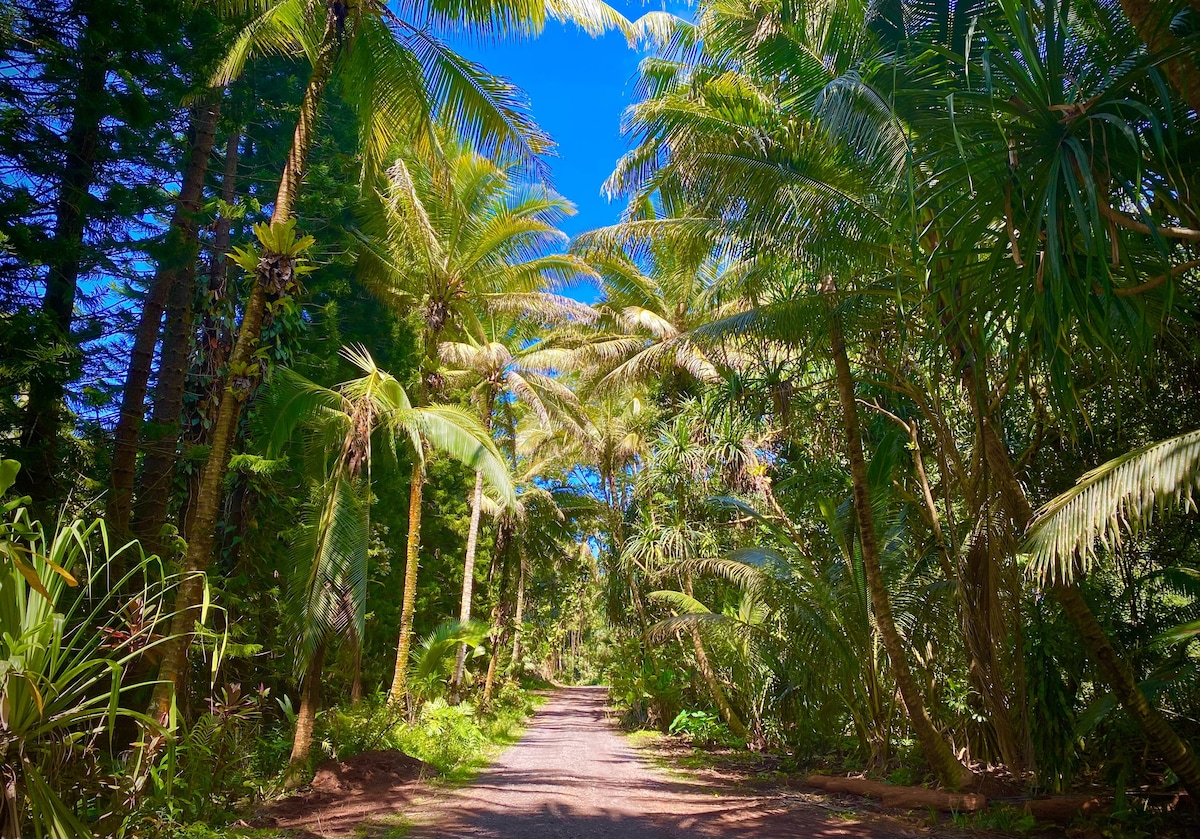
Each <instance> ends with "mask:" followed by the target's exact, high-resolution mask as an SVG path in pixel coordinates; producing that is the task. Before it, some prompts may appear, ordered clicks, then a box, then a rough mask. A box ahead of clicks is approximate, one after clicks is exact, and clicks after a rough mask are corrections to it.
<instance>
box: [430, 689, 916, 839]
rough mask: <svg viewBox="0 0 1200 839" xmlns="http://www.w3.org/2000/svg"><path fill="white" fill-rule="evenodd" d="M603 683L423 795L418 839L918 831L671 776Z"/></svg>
mask: <svg viewBox="0 0 1200 839" xmlns="http://www.w3.org/2000/svg"><path fill="white" fill-rule="evenodd" d="M605 700H606V692H605V689H604V688H569V689H564V690H561V691H558V692H556V693H555V694H554V695H553V696H552V698H551V699H550V701H549V702H547V703H546V704H545V705H544V706H542V708H541V709H540V710H539V711H538V712H537V714H536V716H535V717H534V718H533V720H532V722H531V724H530V726H529V728H528V729H527V730H526V732H525V736H524V737H523V738H522V739H521V740H520V742H519V743H517V744H516V745H514V746H512V747H511V748H509V749H508V750H507V751H505V752H504V753H503V754H502V755H501V756H500V757H499V759H498V760H497V761H496V762H495V763H494V764H492V766H491V768H490V769H488V770H486V771H485V772H483V773H482V774H481V775H480V776H479V777H478V778H477V779H476V780H475V782H474V783H472V784H471V785H469V786H466V787H463V788H462V789H458V790H454V791H452V792H449V793H445V794H443V795H440V796H438V797H437V798H436V799H434V800H432V801H429V802H425V803H424V805H423V806H421V807H419V808H418V810H417V812H416V813H415V814H414V815H416V816H417V819H418V824H416V825H415V826H414V827H413V829H412V832H411V833H410V834H409V835H410V836H411V837H413V839H451V837H471V839H552V837H553V839H560V837H561V839H600V837H604V839H634V837H637V839H685V837H686V839H695V837H710V836H711V837H718V836H719V837H737V839H741V837H764V839H772V838H773V837H806V839H809V838H811V839H834V837H838V839H848V838H849V837H854V838H855V839H887V838H890V837H900V836H913V835H919V834H918V833H913V832H909V831H908V830H903V829H899V828H898V827H897V826H895V825H891V824H887V825H880V824H874V825H872V824H867V823H865V822H861V821H857V820H854V819H848V818H844V817H841V816H838V815H835V814H834V813H833V812H831V811H830V810H828V809H824V808H818V807H812V806H811V805H809V806H807V807H806V806H804V805H797V804H796V802H795V801H789V800H788V799H786V798H784V797H781V796H763V795H762V794H760V793H758V794H752V793H749V792H746V791H739V790H736V789H729V788H725V789H722V788H717V787H713V786H711V785H708V784H705V783H698V782H690V781H686V780H679V779H676V778H673V777H670V776H669V775H667V774H666V773H665V772H663V771H661V770H658V769H656V768H654V767H651V766H650V765H648V764H647V763H646V762H645V761H644V760H643V759H642V758H641V757H639V756H638V754H637V753H636V752H635V751H634V750H633V749H632V748H630V746H629V744H628V743H627V742H626V740H625V738H624V737H623V736H622V735H621V734H619V733H618V732H617V731H616V730H615V729H614V727H613V725H612V724H611V723H610V722H609V720H608V719H607V717H606V715H605Z"/></svg>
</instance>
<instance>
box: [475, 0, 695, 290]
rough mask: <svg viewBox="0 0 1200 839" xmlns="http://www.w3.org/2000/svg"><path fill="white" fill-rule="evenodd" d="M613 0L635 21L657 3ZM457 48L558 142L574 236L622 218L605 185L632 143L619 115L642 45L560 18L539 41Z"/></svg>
mask: <svg viewBox="0 0 1200 839" xmlns="http://www.w3.org/2000/svg"><path fill="white" fill-rule="evenodd" d="M611 5H612V6H613V7H614V8H615V9H616V10H617V11H619V12H621V13H622V14H624V15H625V16H626V17H628V18H629V19H630V20H634V19H636V18H638V17H639V16H641V15H642V14H644V13H645V12H646V11H649V10H651V9H654V8H656V7H655V6H654V5H649V4H647V5H643V4H641V3H625V2H622V0H615V2H611ZM672 5H677V4H672ZM459 48H460V49H461V50H462V52H463V53H464V54H465V55H467V56H468V57H470V58H472V59H473V60H475V61H478V62H479V63H481V64H483V65H484V66H485V67H486V68H487V69H488V70H489V71H490V72H492V73H495V74H497V75H500V76H505V77H507V78H508V79H510V80H511V81H512V82H514V83H515V84H516V85H517V86H518V87H520V88H521V89H522V90H524V91H525V93H526V94H527V95H528V97H529V100H530V105H531V106H532V109H533V115H534V117H535V118H536V119H537V121H538V123H539V124H540V125H541V126H542V128H543V129H545V130H546V131H547V132H549V134H550V136H551V137H552V138H554V141H555V143H557V156H555V157H553V158H551V160H550V161H549V162H550V165H551V168H552V169H553V172H554V186H555V188H556V189H557V190H558V191H559V193H561V194H562V195H563V196H565V197H566V198H568V199H569V200H570V201H571V202H572V203H574V204H575V206H576V208H577V209H578V213H577V214H576V215H574V216H572V217H571V218H570V219H568V220H567V221H566V223H565V224H563V229H564V230H566V232H567V233H569V234H571V235H574V234H576V233H580V232H582V231H584V230H591V229H592V228H595V227H603V226H604V225H607V224H612V223H614V222H616V221H617V220H618V217H619V216H620V213H621V209H622V204H621V203H620V202H613V203H609V202H608V200H607V199H605V198H604V197H603V196H602V195H601V194H600V187H601V185H602V184H603V183H604V180H605V179H606V178H607V177H608V176H609V174H610V173H611V172H612V170H613V165H614V164H615V163H616V161H617V159H618V158H619V157H620V156H621V155H622V154H624V152H625V150H626V148H627V146H626V142H625V140H624V139H623V138H622V137H621V114H622V112H623V111H624V110H625V108H626V107H627V106H628V105H629V104H630V102H631V96H632V91H633V83H634V76H635V74H636V71H637V65H638V61H639V60H640V58H641V56H640V54H639V53H638V51H636V50H634V49H631V48H630V47H629V45H628V44H627V43H626V41H625V39H624V37H622V36H621V35H620V34H619V33H616V32H610V33H608V34H606V35H602V36H600V37H597V38H592V37H591V36H589V35H587V34H586V33H584V32H581V31H580V30H578V29H576V28H574V27H569V26H564V25H562V24H560V23H557V22H555V21H551V22H550V23H548V24H547V25H546V30H545V31H544V32H543V33H542V35H541V36H540V37H539V38H537V39H536V40H530V41H524V42H510V43H502V44H485V45H480V44H462V45H459ZM572 296H575V297H578V298H579V299H581V300H585V301H587V302H592V301H593V300H594V299H595V289H594V288H592V287H588V288H578V289H575V290H573V291H572Z"/></svg>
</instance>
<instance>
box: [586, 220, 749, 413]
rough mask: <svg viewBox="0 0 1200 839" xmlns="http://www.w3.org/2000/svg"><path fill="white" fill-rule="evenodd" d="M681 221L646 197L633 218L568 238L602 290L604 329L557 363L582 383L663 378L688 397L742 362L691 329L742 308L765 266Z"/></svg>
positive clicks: (596, 384)
mask: <svg viewBox="0 0 1200 839" xmlns="http://www.w3.org/2000/svg"><path fill="white" fill-rule="evenodd" d="M689 221H694V220H693V219H687V218H682V217H673V216H670V215H668V216H666V217H663V218H660V217H658V216H657V214H656V212H655V211H654V209H653V206H652V205H651V204H650V203H648V202H647V203H645V204H644V205H642V206H641V207H640V208H639V212H638V214H637V217H635V218H632V219H630V220H628V221H626V222H624V223H622V224H618V225H615V226H613V227H606V228H600V229H599V230H593V231H590V232H588V233H584V234H582V235H580V236H579V237H577V238H576V239H575V241H574V242H573V243H572V246H571V251H572V253H575V254H578V255H579V256H580V257H582V258H583V259H586V260H587V261H588V262H589V263H590V264H591V265H593V266H594V267H595V268H596V270H597V271H598V272H599V274H600V287H601V292H602V294H603V297H602V299H601V300H600V302H599V303H597V304H596V307H597V309H598V310H599V311H600V313H601V321H600V324H601V328H602V331H601V332H600V333H599V334H596V335H592V336H589V338H588V339H587V340H585V341H583V342H581V344H580V346H579V347H578V348H576V350H575V352H574V353H573V357H572V358H570V359H569V360H568V359H564V362H566V363H568V364H569V366H570V367H571V368H572V369H577V370H580V371H581V372H582V373H583V381H584V386H585V387H587V388H590V389H595V388H609V387H620V386H624V385H629V384H642V383H645V382H647V381H650V380H658V379H662V380H665V381H668V382H669V383H670V387H669V390H670V391H671V394H672V398H680V397H683V396H685V395H688V394H692V395H695V392H696V386H697V385H699V386H704V385H712V384H715V383H719V382H722V381H723V380H724V377H723V373H724V372H725V371H728V370H729V369H730V368H735V367H737V366H738V365H739V363H740V362H741V361H742V359H741V357H740V355H739V354H738V353H737V352H735V351H734V350H732V349H731V348H730V347H729V346H716V347H714V346H712V345H702V344H699V343H697V342H696V341H695V340H694V335H693V332H694V330H695V329H697V328H698V327H701V326H703V325H704V324H707V323H710V322H712V321H714V320H718V319H720V318H723V317H728V316H730V315H733V314H735V313H738V312H742V311H744V310H745V309H746V307H747V305H748V301H749V300H750V299H752V291H753V288H754V285H755V283H756V282H757V281H758V280H759V279H760V278H761V276H762V273H763V268H764V264H763V263H762V262H761V261H759V260H757V259H754V258H751V257H748V256H742V257H736V258H735V257H731V256H730V255H729V254H728V253H727V252H725V251H724V250H723V249H721V248H714V247H713V246H712V244H711V243H709V242H707V241H706V240H705V239H704V238H702V237H697V236H694V235H688V234H690V233H692V230H691V228H690V227H688V225H687V223H688V222H689ZM676 230H678V234H677V235H673V233H675V231H676ZM651 234H652V235H651Z"/></svg>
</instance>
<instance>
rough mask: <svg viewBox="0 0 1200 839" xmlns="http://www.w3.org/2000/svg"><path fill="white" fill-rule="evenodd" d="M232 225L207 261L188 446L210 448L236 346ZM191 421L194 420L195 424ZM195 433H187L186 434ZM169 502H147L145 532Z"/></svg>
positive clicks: (191, 509)
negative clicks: (227, 308)
mask: <svg viewBox="0 0 1200 839" xmlns="http://www.w3.org/2000/svg"><path fill="white" fill-rule="evenodd" d="M241 139H242V133H241V128H240V127H238V128H235V129H234V130H233V131H231V132H230V134H229V140H228V141H227V142H226V144H225V167H224V172H223V174H222V176H221V200H222V201H223V202H225V205H226V206H228V207H232V206H233V204H234V201H236V200H237V180H238V149H239V147H240V145H241ZM232 233H233V220H232V219H231V218H230V217H229V215H228V214H227V213H222V214H221V215H220V216H218V218H217V221H216V224H215V225H214V227H213V239H212V249H211V254H210V257H209V262H208V300H207V303H206V312H205V315H204V318H203V320H202V321H201V330H200V334H199V335H198V336H197V345H196V347H195V350H196V352H195V354H194V358H193V359H192V362H193V363H192V372H191V375H192V377H193V378H194V379H195V384H194V385H193V387H195V388H196V390H197V391H199V399H198V400H197V405H196V407H195V409H194V413H190V414H189V416H188V417H186V418H184V417H181V418H180V425H181V429H180V430H181V432H182V434H183V440H184V446H185V448H186V447H188V446H207V445H208V444H209V442H210V441H211V440H212V429H211V427H210V424H209V423H207V422H205V421H204V412H205V408H206V406H212V405H218V404H219V403H220V400H221V389H220V382H219V381H217V372H218V371H219V370H222V369H224V367H225V364H226V362H227V360H228V356H229V350H230V349H231V346H232V344H233V340H232V336H231V335H230V330H229V329H228V328H227V327H226V326H225V324H224V323H223V322H222V320H221V318H219V317H218V316H217V314H216V313H218V312H219V311H220V309H221V307H222V306H223V305H225V304H226V302H227V301H228V298H229V262H230V260H229V250H230V246H231V243H232V238H233V237H232ZM192 420H195V421H194V422H193V421H192ZM189 429H190V430H191V433H190V434H189V433H187V432H188V430H189ZM201 477H202V475H201V474H200V473H199V472H193V473H191V474H189V475H188V480H187V488H186V490H185V491H184V501H183V509H182V510H180V512H179V517H178V521H179V531H180V532H181V533H188V532H189V531H190V530H191V523H192V519H193V518H194V514H195V504H194V500H195V499H196V498H197V497H198V496H199V494H200V479H201ZM167 507H168V499H166V498H163V499H146V501H145V504H144V505H142V506H141V507H140V508H139V510H138V513H139V516H140V517H141V518H142V520H143V521H144V522H145V523H144V524H143V525H141V526H142V527H144V528H145V529H146V530H154V531H159V530H161V529H162V526H163V524H165V523H166V520H167Z"/></svg>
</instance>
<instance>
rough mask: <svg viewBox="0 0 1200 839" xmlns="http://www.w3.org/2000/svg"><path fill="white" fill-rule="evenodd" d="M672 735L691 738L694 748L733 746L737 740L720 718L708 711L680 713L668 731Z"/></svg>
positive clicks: (737, 743)
mask: <svg viewBox="0 0 1200 839" xmlns="http://www.w3.org/2000/svg"><path fill="white" fill-rule="evenodd" d="M668 731H670V732H671V733H672V734H682V735H686V736H687V737H689V738H691V741H692V745H694V746H734V745H739V741H738V738H736V737H734V736H733V732H732V731H730V730H729V727H728V726H726V725H725V723H723V722H721V720H720V718H719V717H718V716H717V715H716V714H714V713H711V712H710V711H680V712H679V714H678V715H677V716H676V717H675V719H673V720H672V721H671V726H670V728H669V729H668Z"/></svg>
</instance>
